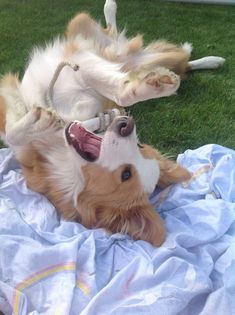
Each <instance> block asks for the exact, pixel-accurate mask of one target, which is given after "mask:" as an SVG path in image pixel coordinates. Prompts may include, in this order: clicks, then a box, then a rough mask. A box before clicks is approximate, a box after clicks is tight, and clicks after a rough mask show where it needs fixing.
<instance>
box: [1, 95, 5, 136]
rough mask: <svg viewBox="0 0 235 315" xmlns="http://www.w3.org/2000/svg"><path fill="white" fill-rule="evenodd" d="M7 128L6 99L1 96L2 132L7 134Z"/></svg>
mask: <svg viewBox="0 0 235 315" xmlns="http://www.w3.org/2000/svg"><path fill="white" fill-rule="evenodd" d="M5 127H6V104H5V102H4V98H3V97H2V96H0V131H1V132H5Z"/></svg>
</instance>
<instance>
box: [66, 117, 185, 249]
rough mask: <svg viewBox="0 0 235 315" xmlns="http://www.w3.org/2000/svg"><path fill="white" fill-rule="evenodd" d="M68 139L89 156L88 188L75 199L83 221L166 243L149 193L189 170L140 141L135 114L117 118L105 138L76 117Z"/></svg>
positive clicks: (85, 171) (84, 156)
mask: <svg viewBox="0 0 235 315" xmlns="http://www.w3.org/2000/svg"><path fill="white" fill-rule="evenodd" d="M66 139H67V142H68V144H69V145H70V147H71V150H73V151H74V150H75V152H76V154H78V155H79V156H80V157H82V159H83V160H84V161H86V162H85V163H83V166H81V171H82V174H83V178H84V188H83V190H82V191H81V192H80V193H79V194H78V196H77V205H76V207H77V209H78V212H79V214H80V218H81V222H82V223H83V224H84V225H85V226H87V227H88V228H94V227H102V228H105V229H106V230H108V231H110V232H111V233H116V232H121V233H128V234H129V235H130V236H132V237H133V238H134V239H142V240H146V241H149V242H150V243H152V244H153V245H155V246H159V245H161V243H162V242H163V240H164V236H165V231H164V226H163V223H162V221H161V219H160V216H159V215H158V214H157V212H156V211H155V210H154V208H153V207H152V206H151V204H150V203H149V200H148V198H149V196H150V194H151V193H152V192H153V191H154V189H155V187H156V185H157V184H158V183H160V185H162V186H164V185H165V184H171V183H173V182H178V181H182V180H185V179H187V178H189V176H190V175H189V173H188V172H187V171H186V170H185V169H183V168H182V167H181V166H179V165H178V164H176V163H174V162H172V161H169V160H165V159H164V158H163V157H162V156H161V155H160V154H159V153H158V152H157V151H156V150H154V149H153V148H152V147H150V146H146V145H139V144H138V139H137V135H136V130H135V124H134V121H133V119H132V118H130V117H118V118H116V119H115V120H114V121H113V122H112V124H111V125H110V127H109V128H108V130H107V131H106V133H105V135H104V136H103V137H102V138H101V137H99V136H97V135H95V134H93V133H90V132H88V131H87V130H86V129H84V128H83V127H82V125H81V124H80V123H76V122H74V123H71V124H70V125H69V126H68V127H67V128H66Z"/></svg>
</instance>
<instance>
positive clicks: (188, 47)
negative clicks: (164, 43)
mask: <svg viewBox="0 0 235 315" xmlns="http://www.w3.org/2000/svg"><path fill="white" fill-rule="evenodd" d="M182 48H183V50H184V51H186V53H187V54H188V55H189V56H190V55H191V53H192V51H193V45H192V44H191V43H188V42H185V43H183V44H182Z"/></svg>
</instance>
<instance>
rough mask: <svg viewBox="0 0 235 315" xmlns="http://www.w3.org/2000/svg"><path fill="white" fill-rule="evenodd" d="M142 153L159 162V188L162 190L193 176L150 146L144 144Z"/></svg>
mask: <svg viewBox="0 0 235 315" xmlns="http://www.w3.org/2000/svg"><path fill="white" fill-rule="evenodd" d="M141 153H142V154H143V156H144V157H145V158H147V159H153V158H155V159H156V160H157V161H158V163H159V167H160V178H159V181H158V186H159V187H161V188H164V187H167V186H169V185H171V184H175V183H178V182H183V181H188V180H189V179H190V178H191V176H192V175H191V174H190V173H189V172H188V171H187V170H186V169H185V168H184V167H182V166H181V165H179V164H177V163H176V162H174V161H171V160H169V159H166V158H165V157H164V156H162V155H161V154H160V153H159V152H158V151H157V150H155V149H154V148H153V147H151V146H150V145H147V144H144V145H143V146H142V148H141Z"/></svg>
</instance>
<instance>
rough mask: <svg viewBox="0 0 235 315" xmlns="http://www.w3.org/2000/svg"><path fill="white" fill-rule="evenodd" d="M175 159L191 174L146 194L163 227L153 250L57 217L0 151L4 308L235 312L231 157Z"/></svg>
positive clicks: (203, 152) (0, 302)
mask: <svg viewBox="0 0 235 315" xmlns="http://www.w3.org/2000/svg"><path fill="white" fill-rule="evenodd" d="M178 162H179V163H181V164H182V165H184V166H186V167H187V168H188V169H189V170H190V171H192V172H193V173H194V176H193V178H192V180H191V181H190V182H189V183H183V184H178V185H174V186H171V187H168V188H166V189H164V190H162V191H159V190H158V191H156V192H155V193H154V194H153V196H152V197H151V201H152V203H153V204H154V205H156V208H157V209H158V211H159V212H160V214H161V216H162V217H163V219H164V221H165V224H166V227H167V239H166V241H165V242H164V244H163V246H161V247H160V248H154V247H152V246H151V245H150V244H148V243H146V242H144V241H133V240H132V239H130V238H129V237H128V236H123V235H120V234H115V235H112V236H109V235H107V234H106V233H105V231H103V230H102V229H97V230H87V229H85V228H84V227H83V226H81V225H80V224H77V223H72V222H66V221H64V220H62V219H61V218H60V217H59V216H58V215H57V213H56V211H55V209H54V207H53V206H52V205H51V204H50V203H49V202H48V201H47V200H46V198H44V197H43V196H41V195H39V194H37V193H34V192H32V191H30V190H28V189H27V187H26V184H25V181H24V179H23V177H22V174H21V171H20V169H19V167H18V165H17V163H16V161H15V160H14V157H13V154H12V152H11V151H10V150H9V149H2V150H0V310H1V311H2V312H3V313H4V314H7V315H8V314H14V315H16V314H21V315H26V314H27V315H28V314H34V315H36V314H48V315H49V314H50V315H52V314H53V315H69V314H70V315H73V314H76V315H77V314H81V315H85V314H86V315H109V314H112V315H123V314H125V315H129V314H133V315H145V314H146V315H149V314H153V315H176V314H178V315H179V314H180V315H199V314H200V315H231V314H235V203H234V201H235V151H232V150H230V149H227V148H224V147H221V146H218V145H207V146H204V147H201V148H199V149H197V150H194V151H192V150H188V151H186V152H185V153H184V154H182V155H179V157H178Z"/></svg>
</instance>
